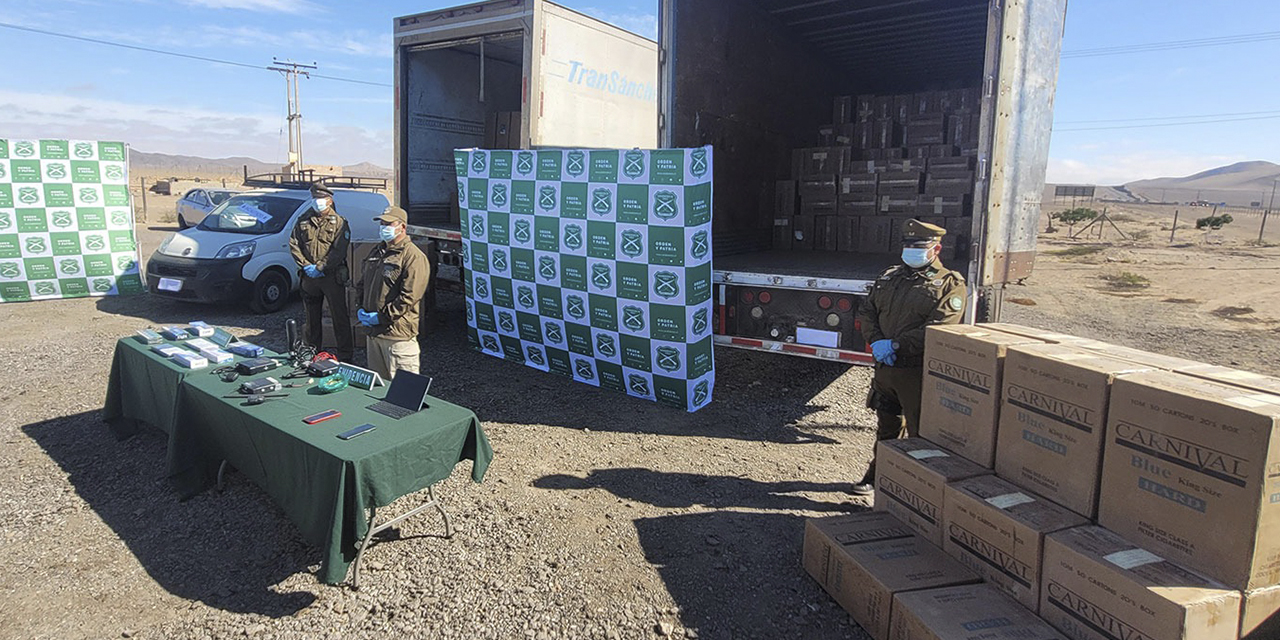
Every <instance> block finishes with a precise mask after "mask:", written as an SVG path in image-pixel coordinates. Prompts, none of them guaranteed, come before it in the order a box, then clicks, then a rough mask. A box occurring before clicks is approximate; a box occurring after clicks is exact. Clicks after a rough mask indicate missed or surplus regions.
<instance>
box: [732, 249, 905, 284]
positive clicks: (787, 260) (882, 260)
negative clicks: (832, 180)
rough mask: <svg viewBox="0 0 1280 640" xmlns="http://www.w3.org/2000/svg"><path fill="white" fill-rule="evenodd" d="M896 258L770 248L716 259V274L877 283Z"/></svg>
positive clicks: (876, 254) (878, 255) (879, 254)
mask: <svg viewBox="0 0 1280 640" xmlns="http://www.w3.org/2000/svg"><path fill="white" fill-rule="evenodd" d="M893 264H896V257H895V256H893V255H890V254H887V253H871V254H864V253H836V252H834V251H786V250H781V249H771V250H769V251H758V252H754V253H741V254H737V255H731V256H723V257H721V256H717V257H716V258H715V260H714V261H713V262H712V264H711V266H712V268H714V269H715V270H716V271H736V272H744V273H768V274H775V275H784V276H816V277H820V278H835V279H843V280H874V279H876V278H877V277H879V276H880V274H882V273H884V271H885V269H888V268H889V267H890V265H893Z"/></svg>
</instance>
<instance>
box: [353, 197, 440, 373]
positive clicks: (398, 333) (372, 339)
mask: <svg viewBox="0 0 1280 640" xmlns="http://www.w3.org/2000/svg"><path fill="white" fill-rule="evenodd" d="M377 220H378V222H379V223H380V224H381V226H380V227H378V236H379V238H380V239H381V240H382V243H381V244H379V245H378V246H377V247H376V248H374V250H373V252H372V253H370V254H369V257H368V258H366V259H365V261H364V265H362V271H361V274H362V277H361V279H360V285H359V286H358V287H357V293H358V294H359V295H358V297H357V299H358V300H359V301H360V308H359V309H357V310H356V319H357V320H359V321H360V324H361V325H364V326H365V327H368V328H369V330H368V338H367V339H366V340H365V346H366V348H367V350H368V354H369V368H370V369H372V370H374V371H377V372H378V375H380V376H382V377H383V379H386V380H390V379H391V378H392V377H393V376H395V373H396V371H398V370H400V369H404V370H405V371H410V372H413V373H418V360H419V356H420V353H421V352H420V350H419V348H418V307H419V305H421V304H422V296H423V294H424V293H426V291H427V281H428V280H429V279H430V278H431V265H430V263H428V262H427V256H426V254H424V253H422V250H421V249H419V248H418V247H417V246H416V245H414V244H413V242H411V241H410V240H409V236H408V235H407V234H406V233H405V230H406V225H407V224H408V223H409V216H408V214H406V213H405V210H404V209H401V208H400V207H387V210H386V211H383V212H382V215H381V216H379V217H378V218H377Z"/></svg>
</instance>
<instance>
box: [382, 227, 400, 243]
mask: <svg viewBox="0 0 1280 640" xmlns="http://www.w3.org/2000/svg"><path fill="white" fill-rule="evenodd" d="M378 237H379V238H381V239H382V241H383V242H391V241H392V240H395V239H396V228H395V227H393V226H391V225H389V224H384V225H382V226H380V227H378Z"/></svg>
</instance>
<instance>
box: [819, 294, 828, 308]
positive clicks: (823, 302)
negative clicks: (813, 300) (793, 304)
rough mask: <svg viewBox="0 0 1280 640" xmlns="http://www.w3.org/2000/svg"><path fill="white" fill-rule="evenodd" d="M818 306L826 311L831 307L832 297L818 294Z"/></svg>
mask: <svg viewBox="0 0 1280 640" xmlns="http://www.w3.org/2000/svg"><path fill="white" fill-rule="evenodd" d="M818 308H819V309H822V310H823V311H826V310H827V309H830V308H831V298H830V297H828V296H818Z"/></svg>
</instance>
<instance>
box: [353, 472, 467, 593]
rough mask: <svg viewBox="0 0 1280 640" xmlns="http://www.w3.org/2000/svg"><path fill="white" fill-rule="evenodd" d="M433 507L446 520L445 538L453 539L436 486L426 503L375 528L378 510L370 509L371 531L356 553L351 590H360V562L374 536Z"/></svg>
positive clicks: (367, 533) (431, 487) (450, 523)
mask: <svg viewBox="0 0 1280 640" xmlns="http://www.w3.org/2000/svg"><path fill="white" fill-rule="evenodd" d="M432 507H435V510H436V511H438V512H440V517H441V518H443V519H444V537H446V538H452V537H453V522H452V521H450V520H449V514H448V513H447V512H445V510H444V505H441V504H440V501H439V500H438V499H437V498H436V487H435V485H431V486H429V487H427V501H426V502H424V503H422V504H421V505H418V506H417V507H415V508H414V509H413V510H411V511H408V512H406V513H403V514H401V515H398V516H396V517H394V518H392V519H390V520H388V521H386V522H384V523H382V524H379V525H376V526H375V524H374V523H375V522H377V518H378V510H377V509H376V508H373V507H370V508H369V530H368V532H366V533H365V534H364V540H362V541H361V542H360V548H359V549H358V550H357V551H356V561H355V563H354V564H353V566H352V567H351V588H352V589H359V588H360V562H361V561H362V560H364V553H365V551H368V550H369V545H370V543H371V542H372V541H373V536H375V535H377V534H378V533H379V532H382V531H386V530H387V529H390V528H391V527H394V526H395V525H397V524H399V523H400V522H403V521H405V520H408V519H409V518H412V517H413V516H416V515H418V514H419V513H422V512H423V511H425V510H427V509H429V508H432Z"/></svg>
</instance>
